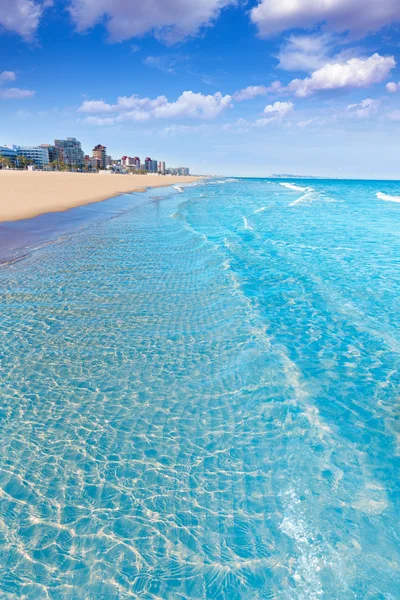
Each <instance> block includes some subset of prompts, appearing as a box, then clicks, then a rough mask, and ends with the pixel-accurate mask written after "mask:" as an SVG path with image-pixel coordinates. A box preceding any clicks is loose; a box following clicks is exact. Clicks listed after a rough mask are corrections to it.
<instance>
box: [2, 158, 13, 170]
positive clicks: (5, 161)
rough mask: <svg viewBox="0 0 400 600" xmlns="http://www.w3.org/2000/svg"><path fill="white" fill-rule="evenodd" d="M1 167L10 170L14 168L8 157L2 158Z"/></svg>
mask: <svg viewBox="0 0 400 600" xmlns="http://www.w3.org/2000/svg"><path fill="white" fill-rule="evenodd" d="M0 165H1V168H2V169H10V168H11V167H12V162H11V160H10V159H9V158H7V157H6V156H0Z"/></svg>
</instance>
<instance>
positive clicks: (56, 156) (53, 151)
mask: <svg viewBox="0 0 400 600" xmlns="http://www.w3.org/2000/svg"><path fill="white" fill-rule="evenodd" d="M40 148H45V149H47V151H48V153H49V162H51V163H60V162H64V155H63V152H62V150H61V148H57V146H54V145H52V144H40Z"/></svg>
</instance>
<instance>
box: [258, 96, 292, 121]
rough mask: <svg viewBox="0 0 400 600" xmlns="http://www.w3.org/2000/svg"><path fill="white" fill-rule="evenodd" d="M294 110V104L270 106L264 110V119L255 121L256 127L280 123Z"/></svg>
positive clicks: (278, 103)
mask: <svg viewBox="0 0 400 600" xmlns="http://www.w3.org/2000/svg"><path fill="white" fill-rule="evenodd" d="M293 110H294V104H293V102H279V101H278V102H274V104H268V105H267V106H266V107H265V108H264V115H265V117H263V118H262V119H257V121H255V123H254V126H255V127H265V126H266V125H270V124H271V123H280V122H282V121H283V120H284V119H285V118H286V117H287V116H288V115H290V114H291V113H292V112H293Z"/></svg>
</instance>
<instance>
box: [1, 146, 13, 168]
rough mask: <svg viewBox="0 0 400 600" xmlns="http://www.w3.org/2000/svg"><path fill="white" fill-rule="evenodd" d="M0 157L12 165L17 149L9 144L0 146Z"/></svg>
mask: <svg viewBox="0 0 400 600" xmlns="http://www.w3.org/2000/svg"><path fill="white" fill-rule="evenodd" d="M0 158H7V159H8V160H9V161H10V163H11V164H12V165H15V164H16V162H17V151H16V150H15V148H9V146H0Z"/></svg>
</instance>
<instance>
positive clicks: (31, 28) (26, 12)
mask: <svg viewBox="0 0 400 600" xmlns="http://www.w3.org/2000/svg"><path fill="white" fill-rule="evenodd" d="M51 4H52V2H49V1H48V0H45V1H38V0H0V27H3V28H4V29H7V30H8V31H13V32H14V33H17V34H18V35H20V36H22V37H23V38H25V39H26V40H31V39H32V38H34V36H35V33H36V30H37V28H38V26H39V22H40V18H41V16H42V14H43V10H44V9H45V8H46V6H50V5H51Z"/></svg>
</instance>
